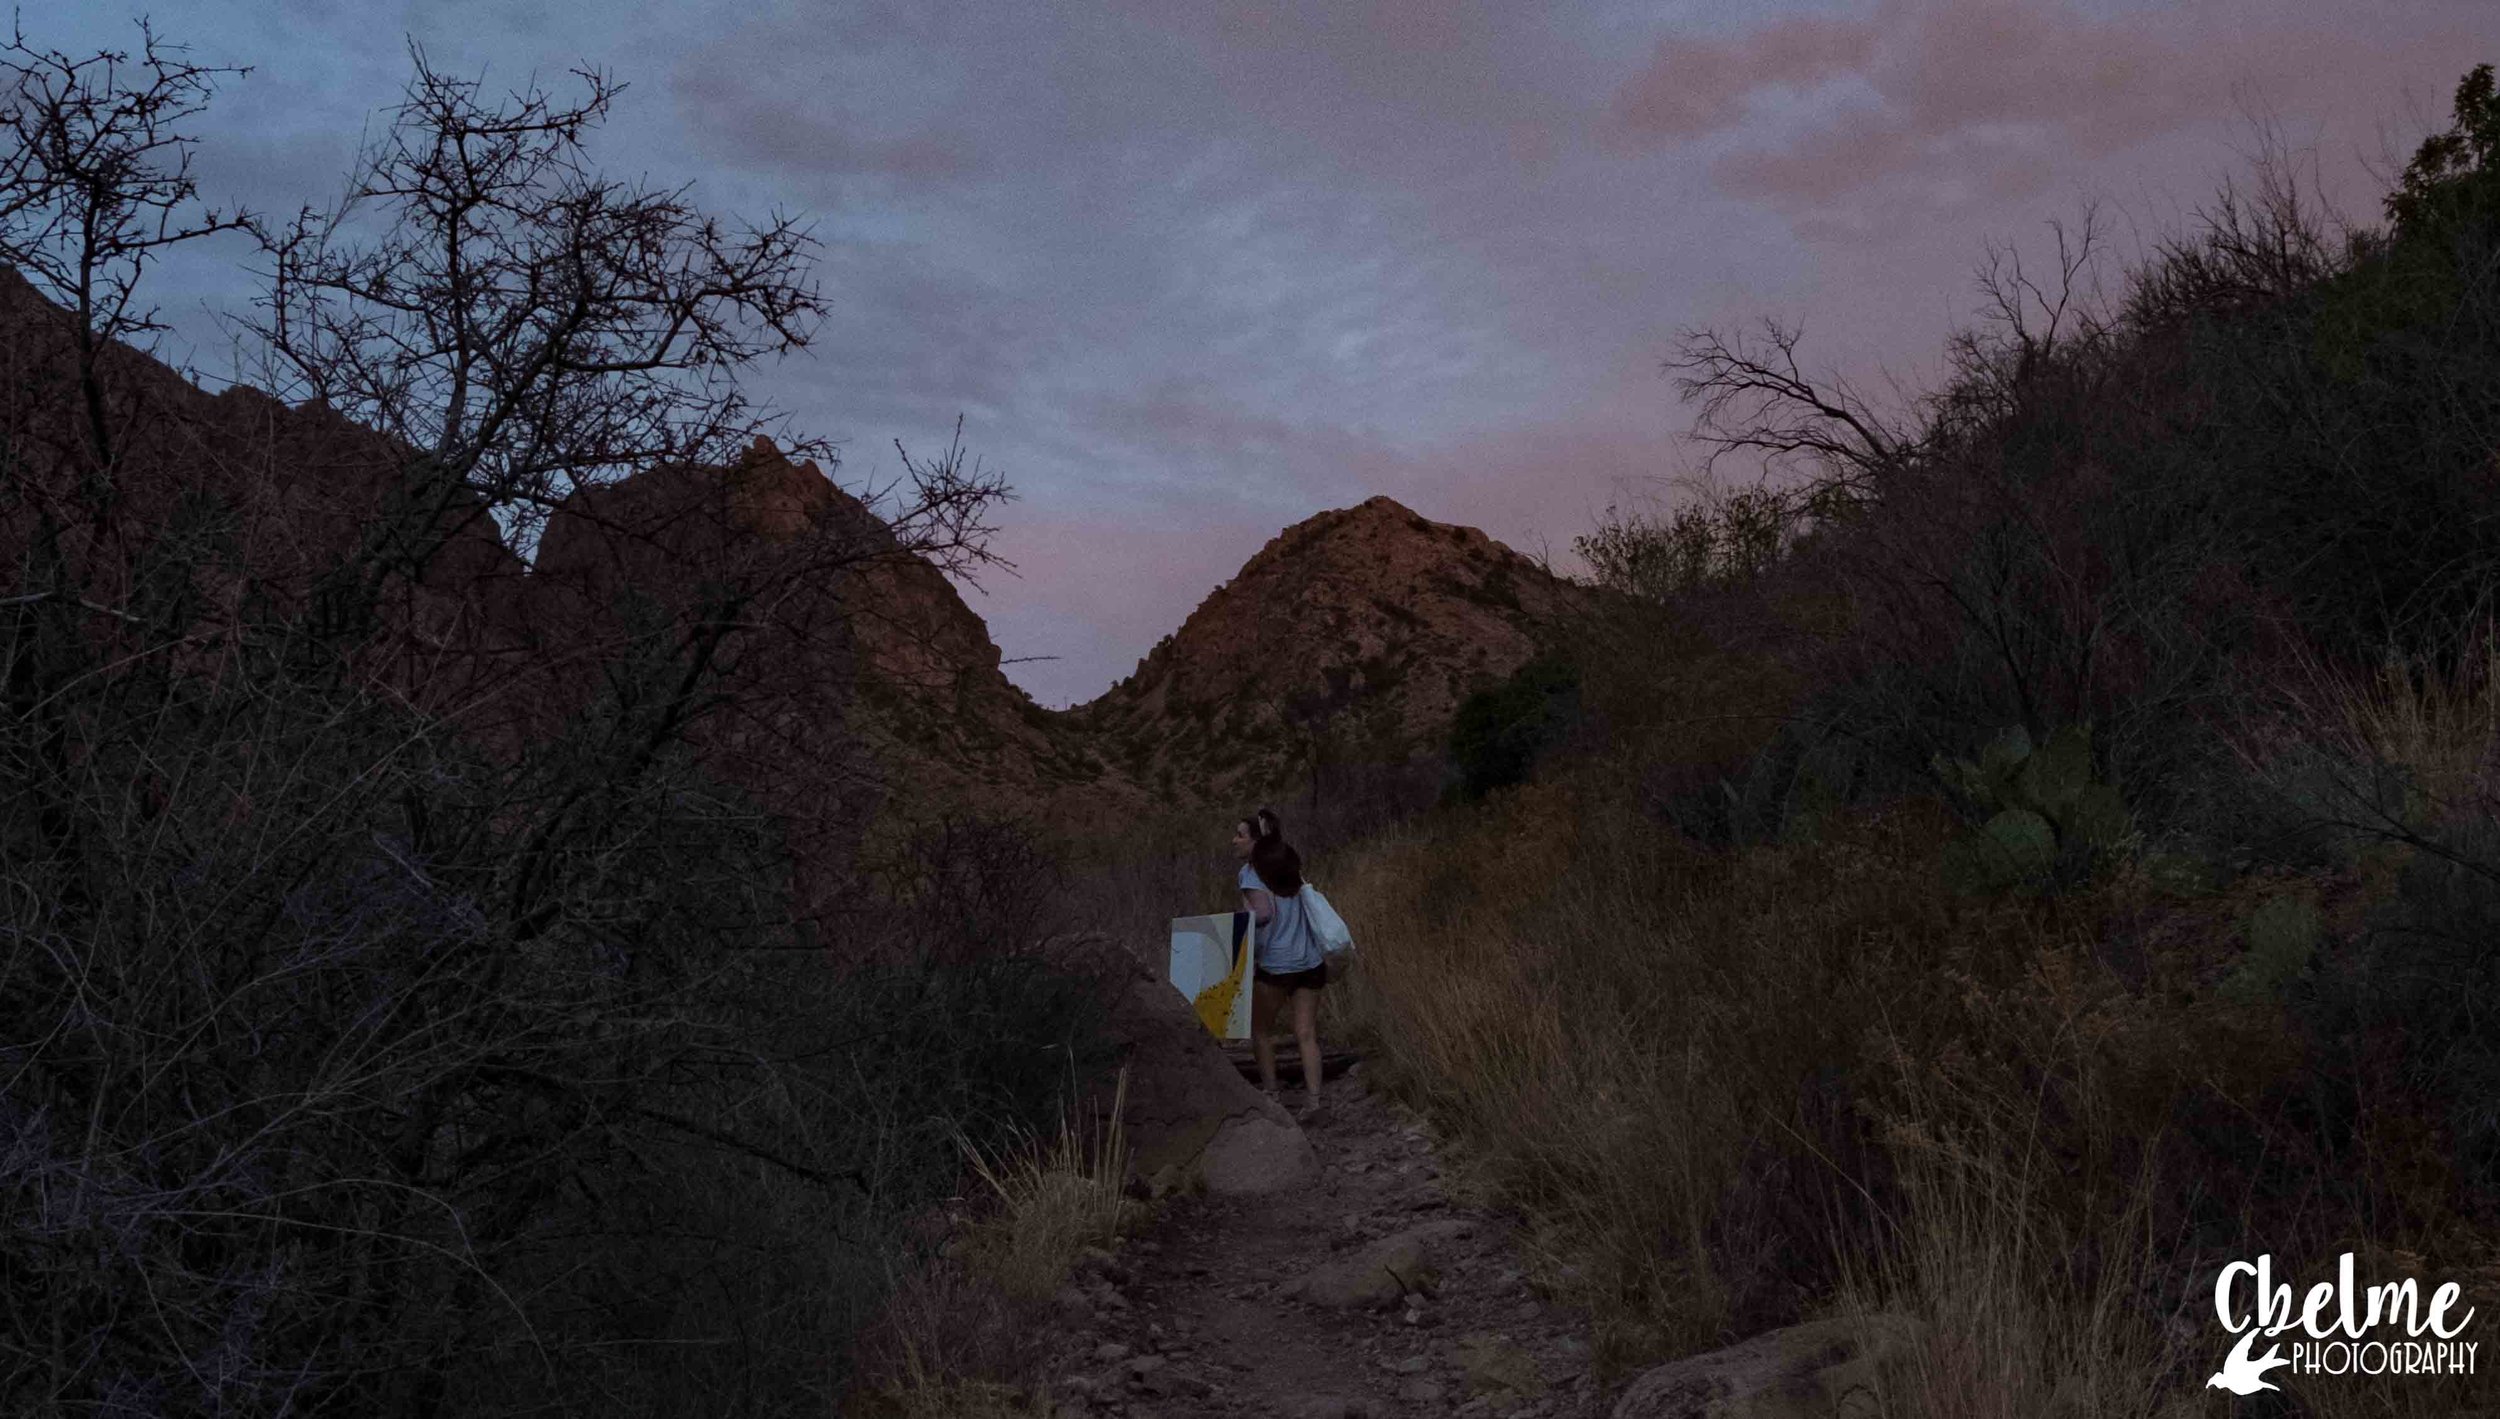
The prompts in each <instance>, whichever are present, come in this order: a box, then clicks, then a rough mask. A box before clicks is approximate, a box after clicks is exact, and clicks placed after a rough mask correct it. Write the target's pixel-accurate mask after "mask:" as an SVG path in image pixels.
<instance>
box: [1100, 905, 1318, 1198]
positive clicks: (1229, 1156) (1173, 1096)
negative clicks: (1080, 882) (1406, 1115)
mask: <svg viewBox="0 0 2500 1419" xmlns="http://www.w3.org/2000/svg"><path fill="white" fill-rule="evenodd" d="M1070 949H1071V950H1072V951H1074V952H1076V953H1078V954H1079V955H1080V956H1081V957H1082V959H1083V961H1084V964H1085V967H1086V969H1088V970H1090V971H1091V972H1092V973H1093V974H1094V975H1095V976H1096V977H1097V978H1098V979H1100V980H1102V982H1103V985H1104V989H1105V992H1106V994H1107V997H1108V1002H1109V1009H1108V1018H1107V1020H1106V1026H1105V1032H1106V1034H1107V1035H1108V1037H1109V1039H1110V1041H1111V1043H1113V1044H1114V1045H1116V1046H1117V1047H1118V1048H1119V1050H1120V1052H1121V1055H1122V1058H1123V1059H1125V1060H1126V1061H1127V1064H1128V1108H1127V1113H1126V1116H1125V1117H1124V1119H1123V1120H1122V1125H1123V1127H1124V1129H1125V1130H1126V1132H1127V1134H1128V1142H1129V1166H1130V1171H1131V1173H1132V1174H1133V1175H1134V1176H1135V1177H1136V1178H1138V1179H1140V1180H1142V1181H1143V1182H1145V1184H1146V1185H1147V1186H1148V1187H1150V1188H1151V1189H1153V1190H1154V1191H1156V1192H1170V1191H1174V1190H1178V1189H1185V1188H1190V1187H1203V1188H1205V1189H1206V1190H1207V1191H1209V1192H1218V1193H1264V1192H1278V1191H1282V1190H1284V1189H1287V1188H1294V1187H1301V1186H1305V1185H1307V1184H1308V1183H1309V1182H1310V1181H1311V1180H1312V1179H1313V1178H1314V1177H1315V1176H1316V1175H1317V1172H1318V1163H1317V1160H1316V1158H1315V1157H1314V1156H1313V1154H1312V1152H1311V1142H1310V1140H1309V1139H1308V1138H1305V1137H1304V1136H1303V1135H1302V1130H1301V1129H1300V1128H1299V1127H1297V1126H1296V1125H1295V1123H1294V1121H1293V1117H1292V1115H1290V1114H1288V1113H1286V1112H1285V1111H1284V1109H1283V1108H1281V1107H1279V1106H1278V1105H1277V1103H1276V1101H1275V1100H1273V1099H1270V1098H1269V1097H1267V1095H1265V1094H1263V1093H1261V1092H1259V1090H1258V1088H1257V1087H1256V1086H1255V1085H1252V1084H1250V1083H1248V1082H1246V1081H1244V1080H1243V1079H1242V1077H1241V1075H1240V1074H1239V1073H1238V1072H1237V1071H1235V1070H1234V1068H1233V1066H1232V1062H1231V1061H1230V1060H1229V1059H1227V1058H1226V1057H1225V1055H1224V1051H1223V1049H1222V1047H1221V1046H1219V1045H1218V1044H1217V1043H1216V1041H1215V1038H1214V1037H1213V1036H1211V1035H1209V1034H1208V1033H1207V1029H1206V1026H1204V1025H1202V1024H1200V1023H1199V1022H1198V1017H1197V1015H1196V1014H1195V1013H1194V1012H1193V1011H1191V1010H1190V1008H1189V1001H1188V1000H1187V999H1186V998H1184V997H1183V996H1182V995H1181V993H1180V991H1179V990H1178V989H1177V988H1176V987H1174V986H1173V984H1172V982H1171V981H1170V980H1169V979H1167V978H1166V977H1165V976H1164V975H1163V974H1162V972H1160V971H1156V970H1150V969H1149V968H1148V967H1147V966H1146V965H1145V964H1144V963H1143V962H1141V961H1139V960H1137V959H1136V958H1135V957H1133V956H1130V955H1129V954H1127V953H1126V952H1124V951H1121V950H1120V949H1119V948H1118V947H1117V946H1116V945H1115V944H1113V943H1111V942H1109V941H1106V940H1103V939H1101V938H1089V939H1086V940H1083V941H1080V942H1078V943H1075V944H1074V945H1073V946H1071V948H1070Z"/></svg>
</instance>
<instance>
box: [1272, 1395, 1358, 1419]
mask: <svg viewBox="0 0 2500 1419" xmlns="http://www.w3.org/2000/svg"><path fill="white" fill-rule="evenodd" d="M1287 1412H1288V1413H1290V1414H1291V1415H1292V1419H1371V1412H1372V1407H1371V1405H1370V1404H1369V1403H1367V1402H1366V1401H1364V1400H1360V1399H1347V1398H1345V1397H1344V1396H1342V1395H1334V1394H1320V1395H1313V1396H1311V1397H1310V1398H1308V1399H1305V1400H1303V1401H1302V1402H1301V1403H1299V1404H1297V1405H1295V1406H1294V1407H1293V1408H1292V1409H1291V1410H1289V1411H1287Z"/></svg>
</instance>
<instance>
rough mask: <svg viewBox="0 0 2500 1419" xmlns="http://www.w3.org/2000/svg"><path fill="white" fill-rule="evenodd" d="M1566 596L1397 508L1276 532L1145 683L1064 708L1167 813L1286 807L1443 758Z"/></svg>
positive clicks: (1513, 560) (1365, 508) (1514, 560)
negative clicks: (1458, 720) (1267, 800)
mask: <svg viewBox="0 0 2500 1419" xmlns="http://www.w3.org/2000/svg"><path fill="white" fill-rule="evenodd" d="M1572 596H1573V592H1572V589H1571V586H1570V584H1569V583H1566V582H1563V581H1561V580H1559V579H1558V578H1556V577H1554V576H1553V575H1551V574H1550V573H1548V572H1547V571H1546V570H1545V569H1544V568H1543V567H1541V566H1539V565H1538V564H1537V563H1535V562H1533V561H1530V560H1529V559H1528V558H1526V557H1523V556H1521V555H1520V554H1519V553H1517V552H1514V551H1512V550H1511V549H1510V548H1508V547H1505V546H1503V545H1502V544H1501V543H1499V542H1496V541H1494V540H1493V539H1491V538H1490V537H1487V536H1485V535H1484V534H1483V533H1482V532H1479V531H1477V530H1476V529H1474V528H1472V527H1454V526H1450V525H1448V524H1445V523H1438V522H1431V521H1427V520H1426V519H1424V518H1422V517H1420V516H1418V515H1417V514H1415V513H1414V512H1412V511H1410V510H1409V509H1407V508H1406V507H1404V506H1402V505H1401V504H1399V503H1397V502H1396V501H1394V500H1392V499H1389V498H1386V497H1376V498H1372V499H1370V500H1369V501H1367V502H1364V503H1363V504H1361V505H1360V506H1357V507H1352V508H1346V509H1342V510H1339V511H1333V512H1323V513H1321V514H1319V515H1318V516H1316V517H1313V518H1309V519H1307V520H1305V521H1303V522H1299V523H1296V524H1295V525H1293V526H1292V527H1289V528H1286V529H1285V530H1284V531H1283V532H1281V533H1279V534H1278V535H1277V536H1276V538H1275V539H1274V540H1273V541H1270V542H1269V543H1268V544H1267V546H1265V547H1264V548H1261V549H1260V551H1259V553H1258V555H1256V556H1254V557H1252V558H1251V559H1250V560H1249V562H1248V563H1247V564H1245V565H1244V566H1243V567H1242V569H1241V571H1240V573H1239V574H1237V575H1236V576H1234V578H1233V579H1232V580H1231V581H1229V582H1226V583H1225V584H1224V585H1222V586H1220V587H1218V588H1216V590H1215V591H1214V592H1213V593H1212V594H1211V595H1209V596H1208V597H1207V599H1206V600H1205V601H1204V602H1202V603H1200V605H1199V606H1198V609H1197V610H1195V611H1193V612H1191V613H1190V615H1189V618H1188V619H1187V620H1186V621H1184V622H1182V623H1181V627H1180V629H1179V630H1178V631H1176V632H1175V633H1173V634H1172V635H1171V636H1169V637H1167V638H1166V639H1165V640H1164V641H1163V642H1162V643H1161V644H1159V645H1157V646H1156V647H1155V648H1154V650H1153V652H1152V653H1150V654H1149V655H1148V656H1147V657H1146V658H1145V660H1144V661H1143V662H1141V663H1140V664H1139V665H1138V667H1137V670H1136V671H1135V673H1133V674H1131V675H1129V676H1128V677H1127V678H1126V679H1124V680H1122V681H1120V683H1119V684H1117V685H1115V686H1113V687H1112V688H1111V690H1110V691H1109V692H1108V693H1106V694H1104V695H1102V696H1101V697H1100V698H1098V699H1095V700H1093V701H1091V702H1089V703H1087V704H1085V705H1081V706H1079V707H1077V708H1076V709H1074V710H1071V711H1069V712H1068V718H1069V720H1070V721H1071V722H1072V724H1073V725H1074V726H1076V727H1077V728H1078V729H1079V730H1080V731H1081V732H1082V734H1083V735H1084V736H1085V738H1086V739H1087V740H1088V741H1089V742H1091V743H1092V744H1093V745H1094V746H1095V747H1096V752H1098V753H1099V754H1100V755H1101V756H1102V757H1104V758H1106V759H1108V760H1110V761H1111V762H1112V763H1113V764H1115V765H1116V766H1118V767H1119V768H1120V769H1122V770H1123V771H1125V772H1126V773H1127V774H1128V775H1129V776H1130V777H1132V778H1133V779H1135V780H1136V781H1138V782H1140V783H1142V784H1145V785H1147V786H1148V787H1149V789H1150V790H1152V791H1153V792H1154V794H1155V796H1156V797H1158V798H1160V799H1164V800H1166V801H1173V802H1195V801H1210V802H1212V801H1222V802H1230V801H1232V800H1233V799H1236V798H1242V797H1247V796H1257V795H1261V794H1269V793H1282V792H1285V791H1287V790H1291V789H1295V788H1298V787H1305V786H1308V785H1309V784H1310V783H1311V780H1312V776H1313V774H1314V771H1315V766H1316V769H1317V772H1318V773H1319V774H1320V776H1321V777H1322V778H1323V779H1324V778H1325V777H1326V775H1327V773H1328V771H1329V770H1330V769H1331V768H1332V767H1351V766H1357V765H1362V766H1377V765H1384V764H1396V763H1402V762H1406V761H1409V760H1412V759H1415V758H1417V757H1419V756H1423V755H1428V754H1431V753H1433V752H1436V751H1437V750H1438V749H1439V748H1440V746H1441V743H1442V741H1443V739H1444V737H1445V736H1446V734H1447V732H1448V728H1449V724H1450V720H1451V717H1452V715H1453V714H1454V713H1455V712H1456V710H1457V707H1458V704H1459V702H1460V701H1461V700H1463V699H1465V698H1466V696H1467V695H1468V694H1469V693H1471V692H1472V691H1474V690H1475V689H1477V688H1479V687H1481V686H1483V685H1485V684H1489V683H1491V682H1492V681H1494V680H1497V679H1499V678H1500V677H1502V676H1505V675H1507V674H1509V673H1510V672H1511V671H1513V670H1515V669H1517V668H1518V667H1519V666H1520V665H1521V664H1523V663H1525V662H1526V661H1527V660H1528V659H1529V658H1531V657H1532V656H1533V655H1535V653H1536V651H1537V648H1538V644H1539V639H1540V635H1541V634H1542V633H1543V631H1544V630H1545V629H1546V628H1550V627H1552V626H1553V625H1554V624H1555V623H1556V621H1557V620H1558V618H1559V617H1561V616H1562V615H1563V614H1565V613H1566V612H1567V610H1568V609H1569V605H1570V602H1571V599H1572Z"/></svg>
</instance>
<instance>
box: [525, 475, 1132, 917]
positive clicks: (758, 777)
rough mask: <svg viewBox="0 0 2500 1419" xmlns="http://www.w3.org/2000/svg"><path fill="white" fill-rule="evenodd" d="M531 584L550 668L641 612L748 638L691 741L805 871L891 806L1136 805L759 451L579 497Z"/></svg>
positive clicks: (883, 554) (852, 529) (911, 572)
mask: <svg viewBox="0 0 2500 1419" xmlns="http://www.w3.org/2000/svg"><path fill="white" fill-rule="evenodd" d="M530 581H531V583H532V588H533V612H532V615H531V617H530V620H531V622H532V624H533V625H534V626H536V627H539V628H542V630H543V633H545V634H547V635H549V636H551V637H552V638H553V641H554V644H551V645H550V648H549V654H550V655H551V656H552V655H555V654H560V653H562V652H561V649H560V647H561V645H562V644H564V643H574V644H594V645H595V644H599V643H602V642H610V643H613V642H615V640H616V638H618V637H620V636H627V635H630V634H631V630H630V626H631V623H632V620H633V617H634V616H636V615H637V614H640V615H642V616H644V617H646V618H648V617H649V616H650V615H651V613H652V612H655V611H656V612H657V613H658V614H659V623H660V624H665V625H674V626H693V625H701V624H703V623H704V622H705V621H706V620H707V619H722V618H726V619H734V620H736V621H738V622H740V623H741V624H744V625H747V626H749V627H750V630H749V631H748V632H747V633H746V634H744V635H742V636H740V637H738V638H737V639H735V640H734V641H732V642H731V643H729V644H728V645H727V646H725V647H724V650H723V652H722V654H721V656H720V657H719V660H718V663H717V666H716V668H717V671H718V673H719V675H720V686H719V698H720V700H721V704H720V706H719V708H718V710H717V711H716V712H715V713H714V714H713V715H712V716H711V717H710V718H709V719H708V720H707V722H706V723H705V724H704V725H703V726H702V727H701V728H700V729H699V731H698V734H697V741H698V743H699V745H700V748H701V752H702V756H703V760H704V762H705V763H706V764H707V765H708V766H709V767H710V768H711V769H712V770H713V771H714V772H716V773H718V774H720V775H721V776H722V777H723V778H725V779H727V780H728V781H730V782H732V783H735V784H737V785H739V786H740V787H741V788H743V789H745V790H746V791H747V792H749V793H750V794H752V795H754V796H755V798H756V799H757V801H759V802H760V803H763V804H764V805H766V806H767V807H768V808H769V809H770V810H771V811H772V812H773V813H774V814H775V815H776V816H777V817H779V818H780V819H781V820H782V821H783V822H784V824H785V825H786V827H787V828H788V829H789V830H790V833H791V837H792V840H793V844H794V846H796V847H797V848H798V850H799V856H800V858H801V867H802V874H803V877H804V876H806V875H808V873H807V869H808V868H810V866H811V865H818V864H811V862H810V861H809V859H810V858H812V857H823V858H827V859H828V860H839V859H844V858H847V856H848V854H849V845H850V844H852V843H855V842H856V841H857V839H858V837H859V835H860V834H861V833H863V832H865V831H867V830H868V828H869V825H870V823H871V822H872V820H874V819H877V818H878V817H880V816H890V815H893V814H895V813H896V812H897V810H899V812H900V813H901V814H902V815H903V816H920V815H926V814H932V813H943V812H949V811H971V812H976V813H982V814H998V813H1005V814H1011V815H1023V816H1042V815H1051V814H1070V813H1081V812H1086V811H1097V812H1107V811H1111V809H1112V807H1113V805H1116V804H1119V803H1123V802H1128V803H1134V802H1135V800H1136V799H1137V798H1138V796H1139V795H1138V794H1137V792H1136V790H1135V789H1134V788H1133V787H1132V786H1130V785H1129V784H1127V783H1126V782H1125V781H1124V780H1123V779H1122V778H1121V777H1120V776H1119V775H1118V774H1117V773H1116V772H1113V771H1112V770H1110V769H1109V768H1108V766H1107V765H1105V764H1104V763H1103V762H1102V761H1101V760H1100V759H1099V758H1097V757H1096V756H1095V755H1093V754H1092V753H1090V752H1089V751H1088V749H1087V747H1086V746H1085V745H1084V744H1083V743H1082V742H1081V740H1080V739H1079V738H1078V736H1076V735H1074V734H1073V733H1071V732H1070V729H1069V727H1068V726H1067V725H1066V724H1065V723H1064V722H1062V720H1061V719H1060V718H1059V717H1057V716H1053V715H1051V714H1049V713H1048V712H1046V711H1044V710H1042V709H1041V708H1040V707H1039V706H1037V705H1035V704H1034V703H1033V701H1032V700H1031V698H1030V697H1028V696H1027V695H1026V694H1025V693H1024V692H1023V691H1022V690H1020V689H1018V688H1017V687H1016V686H1015V685H1013V684H1012V683H1010V682H1009V681H1008V679H1007V677H1006V676H1005V675H1004V674H1003V673H1001V671H1000V669H999V650H998V647H997V646H996V645H995V644H994V643H992V642H991V640H990V638H989V631H988V628H987V627H986V626H985V625H984V624H983V623H982V621H981V619H980V617H978V616H976V615H975V614H973V612H972V610H971V608H969V607H968V606H966V605H965V604H964V602H963V599H962V597H961V596H960V595H958V594H957V593H956V590H955V588H954V586H953V585H952V584H951V583H949V582H948V581H947V579H946V577H945V575H944V574H943V573H942V572H940V571H939V570H938V569H937V568H936V567H935V566H933V565H931V564H930V563H929V562H928V561H926V560H925V559H923V558H921V557H919V556H916V555H913V554H912V553H910V552H909V551H907V550H905V549H903V548H902V547H900V546H899V545H898V543H897V541H896V539H895V537H894V535H893V533H892V532H891V530H890V529H888V528H887V526H886V525H885V524H884V523H883V522H881V521H879V520H878V518H877V517H876V515H875V514H874V513H873V512H871V511H870V510H869V509H868V508H867V507H865V506H864V505H862V504H861V503H860V502H859V501H858V500H857V499H855V498H852V497H851V496H850V495H849V494H847V493H844V492H843V491H841V490H840V489H839V488H837V487H835V486H834V484H833V482H832V481H831V480H830V479H828V478H827V477H826V476H825V475H824V473H823V472H822V471H821V470H819V469H818V468H817V467H816V465H815V464H814V463H812V462H803V463H793V462H791V461H790V460H789V459H788V458H786V457H784V456H783V455H782V453H781V452H780V450H779V449H777V448H776V447H774V445H773V444H772V443H771V442H770V441H769V440H766V439H760V438H759V439H757V440H756V441H755V443H754V445H753V446H752V447H750V448H749V449H748V450H747V451H746V452H745V454H744V455H743V456H742V457H740V458H739V459H738V460H737V461H736V462H734V463H733V464H731V465H730V466H728V467H726V468H676V467H672V468H659V469H652V470H650V471H647V472H644V473H640V474H637V475H635V476H633V477H631V478H627V479H625V480H623V481H622V482H618V483H614V484H608V485H604V486H600V487H596V488H590V489H585V490H583V491H581V492H577V493H575V494H574V495H573V496H572V497H570V498H568V499H567V500H566V501H565V503H564V505H563V506H562V507H561V508H560V509H559V510H558V511H557V513H556V514H555V516H554V517H553V518H552V519H550V521H549V523H548V526H547V531H546V535H545V538H544V539H543V541H542V542H541V544H540V548H539V554H538V559H537V563H536V565H535V567H534V568H533V570H532V573H531V576H530ZM638 608H640V609H639V610H638ZM811 843H818V844H821V848H820V849H819V850H816V851H812V852H811V850H810V847H809V844H811Z"/></svg>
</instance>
